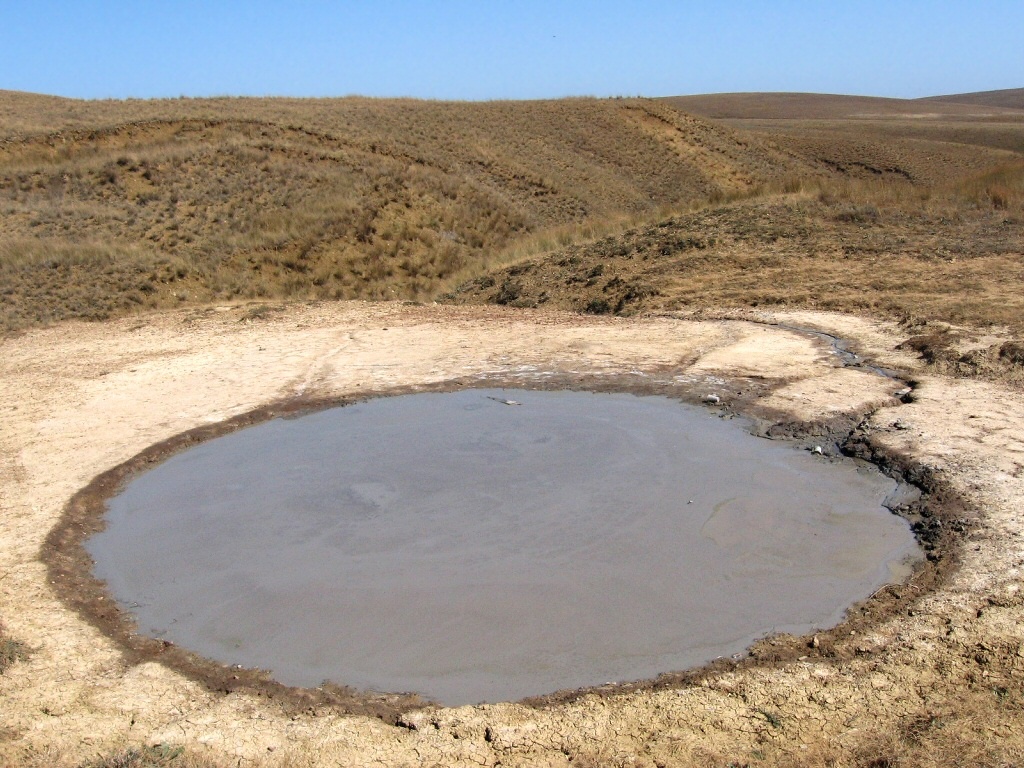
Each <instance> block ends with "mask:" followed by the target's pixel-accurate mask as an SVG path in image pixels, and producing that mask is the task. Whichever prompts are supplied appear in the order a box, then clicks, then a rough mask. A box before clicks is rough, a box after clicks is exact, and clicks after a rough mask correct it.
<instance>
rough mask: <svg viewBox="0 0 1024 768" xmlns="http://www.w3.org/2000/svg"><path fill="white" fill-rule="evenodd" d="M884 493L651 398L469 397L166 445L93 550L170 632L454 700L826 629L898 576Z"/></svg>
mask: <svg viewBox="0 0 1024 768" xmlns="http://www.w3.org/2000/svg"><path fill="white" fill-rule="evenodd" d="M503 401H514V402H515V403H516V404H515V405H510V404H506V402H503ZM895 485H896V484H895V482H894V481H893V480H891V479H888V478H886V477H884V476H883V475H882V474H881V473H879V472H877V471H874V470H867V469H865V467H864V466H863V465H861V466H858V465H855V464H854V463H853V462H849V461H844V462H833V461H829V460H828V459H825V458H822V457H818V456H813V455H811V454H810V453H809V452H807V451H800V450H796V449H795V448H794V446H793V445H792V443H786V442H772V441H767V440H759V439H755V438H753V437H751V436H750V435H749V433H748V432H746V431H745V430H744V429H743V428H742V426H741V424H740V423H739V422H729V421H725V420H722V419H720V418H717V417H716V416H715V415H714V414H712V413H711V412H709V411H708V410H707V409H702V408H693V407H691V406H685V405H683V404H681V403H679V402H678V401H674V400H671V399H668V398H665V397H636V396H634V395H628V394H603V395H597V394H592V393H585V392H565V391H563V392H544V391H521V390H497V389H495V390H480V389H468V390H462V391H458V392H451V393H444V394H442V393H431V394H417V395H406V396H400V397H391V398H380V399H375V400H370V401H367V402H362V403H358V404H354V405H349V406H347V407H344V408H333V409H329V410H325V411H320V412H316V413H310V414H305V415H302V416H300V417H299V418H291V419H275V420H272V421H268V422H264V423H262V424H260V425H258V426H256V427H252V428H249V429H244V430H239V431H236V432H232V433H230V434H227V435H224V436H221V437H218V438H216V439H214V440H210V441H209V442H205V443H203V444H201V445H199V446H197V447H194V448H191V449H190V450H188V451H185V452H183V453H178V454H177V455H173V456H171V457H170V458H169V459H167V460H166V461H164V462H163V463H162V464H160V465H159V466H157V467H156V468H154V469H151V470H149V471H148V472H144V473H142V474H140V475H138V476H136V477H135V478H134V479H133V480H132V481H131V482H130V483H129V484H128V485H127V486H126V487H125V488H124V490H123V491H122V492H121V493H120V494H119V495H117V496H115V497H114V498H112V499H111V500H110V502H109V513H108V514H107V516H106V526H107V527H106V529H105V530H104V531H102V532H101V533H98V534H96V535H95V536H93V538H91V539H90V540H89V541H88V542H87V549H88V552H89V553H90V554H91V555H92V556H93V557H94V558H95V560H96V563H97V565H96V571H95V573H96V576H97V577H99V578H100V579H103V580H105V581H106V583H107V585H108V587H109V590H110V592H111V593H112V594H113V596H114V597H115V598H117V600H118V602H119V605H120V607H121V609H122V610H124V611H127V612H128V613H130V614H131V615H132V616H134V617H135V619H136V621H137V622H138V629H139V630H140V631H141V632H142V633H144V634H146V635H149V636H152V637H155V638H157V639H158V640H159V641H160V642H161V643H162V644H163V647H167V648H173V647H174V646H183V647H185V648H188V649H190V650H191V651H194V652H196V653H198V654H201V655H203V656H206V657H209V658H211V659H214V660H216V661H218V662H221V663H223V664H225V665H241V666H243V667H246V668H261V669H265V670H269V673H270V675H271V676H272V677H273V679H274V680H276V681H278V682H280V683H283V684H285V685H288V686H301V687H307V688H308V687H313V686H317V685H319V684H320V683H321V681H323V680H331V681H334V682H336V683H340V684H344V685H347V686H352V687H354V688H357V689H362V690H375V691H395V692H398V691H410V692H416V693H418V694H420V695H421V696H423V697H425V698H428V699H432V700H435V701H440V702H442V703H445V704H461V703H471V702H477V701H483V700H486V701H498V700H508V699H518V698H523V697H527V696H538V695H541V694H546V693H550V692H552V691H555V690H559V689H575V688H580V687H584V686H596V685H601V684H604V683H606V682H608V681H631V680H640V679H643V678H652V677H654V676H655V675H658V674H659V673H665V672H670V671H674V670H683V669H686V668H690V667H694V666H697V665H700V664H704V663H706V662H708V661H711V660H713V659H715V658H717V657H721V656H729V655H732V654H737V653H740V652H742V651H744V649H746V648H747V647H748V646H750V645H751V643H752V642H754V641H755V640H756V639H758V638H760V637H763V636H765V635H768V634H772V633H776V632H786V633H793V634H803V633H806V632H810V631H812V630H815V629H818V628H825V627H830V626H832V625H835V624H837V623H838V622H840V621H841V620H842V618H843V616H844V612H845V611H846V609H847V607H848V606H849V605H850V604H851V603H853V602H855V601H857V600H862V599H864V598H867V597H868V596H869V595H871V594H872V592H874V591H875V590H876V589H877V588H878V587H880V586H881V585H882V584H886V583H890V582H892V581H899V580H901V579H902V578H904V577H905V576H906V575H907V570H908V569H907V567H906V563H907V561H908V559H909V558H910V557H911V556H912V554H911V553H912V552H914V551H915V550H916V547H915V546H914V539H913V536H912V534H911V532H910V529H909V526H908V524H907V522H906V521H905V520H903V519H901V518H899V517H897V516H895V515H892V514H891V513H890V512H889V510H887V509H885V508H883V507H882V503H883V500H885V499H886V497H887V496H888V497H890V504H891V497H892V493H893V490H894V488H895Z"/></svg>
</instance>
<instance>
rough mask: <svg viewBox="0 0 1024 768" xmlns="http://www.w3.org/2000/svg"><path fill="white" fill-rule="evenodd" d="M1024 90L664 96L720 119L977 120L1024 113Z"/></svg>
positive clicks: (687, 109) (688, 109)
mask: <svg viewBox="0 0 1024 768" xmlns="http://www.w3.org/2000/svg"><path fill="white" fill-rule="evenodd" d="M1022 93H1024V90H1020V89H1018V90H1012V91H991V92H989V93H986V94H981V93H979V94H962V95H960V96H934V97H929V98H925V99H887V98H880V97H877V96H844V95H841V94H832V93H710V94H701V95H698V96H669V97H665V98H664V99H663V100H664V101H666V102H668V103H669V104H671V105H672V106H674V107H676V108H677V109H681V110H682V111H684V112H690V113H692V114H695V115H702V116H704V117H710V118H716V119H734V120H743V119H747V120H750V119H770V120H854V119H861V120H870V119H879V118H883V119H900V118H914V119H926V120H971V119H978V118H997V119H1014V118H1022V117H1024V100H1022V96H1021V94H1022ZM979 108H980V109H979Z"/></svg>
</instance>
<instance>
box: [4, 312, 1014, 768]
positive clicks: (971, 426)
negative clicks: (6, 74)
mask: <svg viewBox="0 0 1024 768" xmlns="http://www.w3.org/2000/svg"><path fill="white" fill-rule="evenodd" d="M772 323H778V324H784V325H787V326H797V327H800V328H812V329H817V330H820V331H825V332H827V333H829V334H833V335H835V336H839V337H841V338H843V339H846V340H848V341H849V342H850V344H851V346H852V348H853V349H855V350H856V351H857V352H858V353H859V354H860V355H861V356H862V357H864V358H866V359H869V360H870V361H871V362H872V363H873V364H875V365H880V366H883V367H885V368H890V369H896V370H900V371H903V372H904V373H905V375H906V377H907V380H908V381H911V380H912V381H913V391H912V392H911V393H910V395H909V396H904V397H903V399H902V400H901V398H900V397H899V396H897V393H898V392H899V391H900V390H902V388H903V386H904V385H903V383H902V382H898V381H894V380H892V379H888V378H885V377H882V376H879V375H877V374H874V373H871V372H869V371H865V370H861V369H857V368H852V367H844V366H843V365H842V360H841V359H840V358H839V357H838V356H837V355H836V354H834V353H833V352H832V351H831V349H830V347H829V345H828V344H827V343H826V341H825V340H823V339H822V338H821V337H820V336H814V335H810V334H807V333H801V332H798V331H795V330H789V329H786V328H782V327H778V326H777V325H772ZM904 339H905V334H902V335H901V332H900V330H899V329H898V328H897V327H896V326H895V325H889V324H886V323H882V322H879V321H874V320H867V319H863V318H857V317H851V316H844V315H838V314H826V313H817V312H790V313H782V312H778V313H767V312H765V313H760V314H757V315H753V314H751V313H747V314H746V315H745V316H744V318H739V317H738V316H737V318H735V319H728V318H727V319H721V320H703V321H695V320H687V319H684V318H671V317H657V318H655V317H651V318H629V319H623V318H616V317H607V316H600V317H596V316H579V315H572V314H560V313H555V312H542V311H531V310H507V309H505V308H501V307H454V306H405V305H400V304H382V303H378V304H364V303H338V304H312V305H304V306H293V307H289V308H282V309H281V310H280V311H265V310H261V311H259V312H254V311H253V310H252V308H247V307H244V306H223V307H214V308H210V309H208V310H187V311H180V312H171V313H162V314H154V315H150V316H144V317H141V318H140V317H134V318H128V319H124V320H119V321H114V322H109V323H103V324H78V323H70V324H62V325H58V326H55V327H51V328H46V329H39V330H32V331H29V332H26V333H24V334H21V335H18V336H14V337H9V338H7V339H5V340H4V341H2V342H0V382H2V386H0V413H2V420H0V424H2V429H0V493H2V497H0V514H2V517H0V621H2V623H3V626H4V630H5V633H6V635H7V636H8V637H9V638H11V639H12V640H14V641H17V642H19V643H22V644H23V645H24V646H25V647H26V648H27V649H28V653H27V655H26V657H25V658H23V659H21V660H19V661H16V662H15V663H14V664H13V665H12V666H10V667H9V668H8V669H7V670H6V671H4V672H3V673H2V674H0V765H7V764H10V765H30V766H35V765H39V766H42V765H81V764H83V763H87V762H89V761H90V760H96V759H97V758H99V757H101V756H103V755H109V754H112V753H116V752H118V751H120V750H124V749H126V748H128V747H131V746H140V745H148V744H173V745H181V746H183V747H184V748H185V749H186V750H187V751H188V752H189V753H190V754H193V755H196V756H199V757H200V758H206V757H208V758H209V760H210V762H211V764H213V765H246V766H248V765H268V766H277V765H282V766H304V765H345V766H362V765H387V766H399V765H483V766H497V765H502V766H527V765H529V766H567V765H577V766H579V765H623V766H625V765H630V766H671V765H722V766H724V765H727V764H732V765H770V764H778V765H799V764H805V765H814V764H834V765H873V766H879V767H881V766H894V765H917V764H922V765H923V764H944V765H954V764H961V765H981V764H987V765H1012V764H1020V762H1021V761H1022V760H1024V738H1022V727H1024V715H1022V714H1021V702H1022V693H1021V690H1022V686H1021V681H1022V677H1024V621H1022V619H1024V599H1022V596H1021V593H1020V583H1021V568H1022V567H1024V520H1022V519H1021V515H1020V512H1021V510H1022V499H1024V395H1022V393H1021V392H1020V391H1019V390H1015V389H1011V388H1006V387H1003V386H1001V385H998V384H993V383H986V382H979V381H976V380H968V379H951V378H944V377H937V376H932V375H925V373H924V372H923V369H921V367H920V363H919V362H918V361H917V359H916V357H915V356H914V354H913V353H909V352H904V351H899V350H897V349H896V347H897V345H899V343H900V342H901V341H903V340H904ZM550 378H558V379H560V380H564V381H578V382H580V386H584V385H595V383H597V384H599V383H600V382H601V381H607V382H609V383H610V384H611V385H615V384H616V382H620V381H625V380H629V381H632V382H634V384H636V382H643V381H647V382H649V383H650V385H651V387H652V388H657V387H671V386H677V387H679V388H680V392H684V393H685V394H687V395H688V396H690V397H691V398H698V397H700V396H702V393H703V394H712V393H715V394H718V395H719V396H720V397H721V398H722V399H723V405H724V404H728V403H729V402H730V401H731V400H732V399H735V401H736V403H737V405H738V406H739V405H741V406H742V410H744V411H745V412H748V413H752V414H755V415H760V416H761V417H764V418H768V419H770V422H777V423H779V424H781V425H783V427H782V429H783V431H785V425H786V424H791V423H795V422H802V423H818V424H822V425H825V426H823V428H822V429H823V431H821V432H820V434H821V435H824V436H826V437H828V436H829V435H830V434H831V433H829V432H828V431H827V429H826V428H825V427H827V426H828V425H829V424H840V423H843V422H844V420H845V421H846V422H848V423H849V424H851V425H856V424H857V423H860V426H859V428H858V429H857V430H856V435H857V440H858V441H859V444H860V445H861V446H862V448H863V449H862V450H861V451H860V452H861V453H866V452H867V453H874V454H877V455H881V456H888V457H893V456H903V457H905V460H906V462H907V464H908V466H911V467H912V468H913V470H912V474H914V475H915V476H918V477H928V478H931V479H932V480H933V481H934V482H935V483H937V485H936V487H941V492H940V495H942V494H944V495H945V497H946V498H947V500H955V501H956V503H958V504H959V503H960V501H961V499H962V500H963V502H966V506H964V507H963V513H962V514H963V517H964V519H963V520H958V521H955V527H958V528H959V529H960V530H962V531H964V533H963V536H962V537H961V538H960V539H959V542H960V543H959V544H958V545H957V551H956V552H950V551H943V550H938V551H937V552H938V554H939V555H940V556H941V558H944V562H945V563H946V564H947V565H948V564H949V563H951V562H953V561H955V562H956V563H957V567H956V568H955V569H953V570H950V571H948V573H947V574H946V575H945V576H944V577H943V580H942V581H941V583H940V585H939V586H938V587H937V588H935V589H925V588H924V587H923V586H917V585H915V583H913V582H912V583H911V585H910V586H905V587H901V588H894V589H893V590H891V591H893V592H899V593H901V594H902V597H901V601H902V602H892V601H890V602H888V603H886V605H887V606H888V608H887V609H886V610H885V611H882V612H881V613H880V614H879V615H880V616H881V618H878V619H877V620H872V621H865V620H863V616H865V615H866V616H868V617H869V618H870V616H871V615H872V614H871V606H870V605H867V607H864V608H859V609H857V612H856V613H857V616H861V617H862V619H861V620H858V619H857V616H851V621H850V622H849V623H848V624H847V625H844V626H843V627H841V628H840V629H839V630H837V631H835V632H832V633H822V635H821V637H820V638H817V637H814V638H804V639H792V638H790V639H785V638H783V639H781V640H779V642H778V643H777V646H778V652H777V653H775V654H774V655H773V652H772V648H773V647H774V646H773V644H772V643H770V642H769V643H765V644H764V645H763V647H762V648H760V649H759V650H757V652H755V654H754V657H755V658H752V659H748V660H746V661H744V662H742V663H739V664H733V663H731V662H729V661H726V662H723V663H722V664H720V665H718V666H717V667H716V668H715V669H714V670H712V671H710V672H708V673H707V674H704V675H700V676H696V677H693V678H688V679H687V680H685V681H672V680H668V679H666V681H663V684H660V685H647V686H640V687H638V688H631V687H629V686H625V687H622V688H618V689H615V688H613V689H609V690H607V691H591V692H588V693H584V694H582V695H575V696H564V697H560V698H559V697H554V698H551V699H549V700H546V701H544V702H539V703H533V704H530V703H518V704H494V705H481V706H469V707H459V708H453V709H439V708H426V709H421V710H415V711H409V712H405V713H402V714H401V715H400V717H399V718H398V720H399V724H398V725H397V726H396V725H391V724H388V723H386V722H384V721H382V720H381V719H379V718H375V717H371V716H367V715H357V714H345V713H343V712H341V711H340V709H339V708H338V707H336V706H331V705H327V704H323V705H320V704H316V703H313V704H310V705H309V706H307V707H305V708H300V707H297V706H296V704H295V700H294V699H291V698H289V697H288V696H279V695H268V693H267V692H266V691H261V690H258V689H256V688H252V689H249V688H244V687H243V688H239V689H236V690H233V691H230V692H224V691H223V690H218V689H216V687H214V688H211V687H210V686H207V685H204V684H202V683H200V682H199V681H197V680H195V679H193V678H190V677H188V676H186V675H184V674H182V673H181V672H179V671H175V670H174V669H172V668H170V667H169V666H167V665H165V664H162V663H159V662H157V661H153V660H149V661H139V660H137V659H135V658H134V657H132V656H130V655H126V654H125V653H123V651H122V647H121V645H119V643H118V642H117V641H115V639H113V638H112V637H111V636H110V635H108V634H106V633H104V632H103V631H101V630H100V629H99V628H98V627H97V626H96V625H94V624H93V623H90V622H89V621H86V620H85V619H84V618H83V617H82V616H81V615H79V614H78V613H76V612H75V611H73V610H71V609H70V608H69V607H68V606H67V603H66V601H65V599H63V598H62V596H61V595H60V594H58V589H57V586H56V585H54V584H53V583H52V581H51V573H50V572H49V571H48V569H47V564H46V563H45V562H44V561H43V559H42V558H41V551H42V548H43V546H44V543H45V541H46V539H47V536H48V534H49V533H50V532H51V530H53V529H54V527H55V526H56V525H57V524H58V522H59V521H60V520H61V516H62V513H63V512H64V510H65V508H66V506H67V505H68V502H69V499H71V497H72V496H73V495H74V494H75V493H76V492H78V491H79V490H80V489H82V488H83V487H85V486H86V485H87V484H89V483H90V481H92V480H93V478H94V477H96V476H97V475H99V474H100V473H103V472H104V471H106V470H108V469H110V468H111V467H114V466H116V465H119V464H121V463H123V462H125V461H127V460H129V459H130V458H131V457H133V456H135V455H136V454H138V453H140V452H141V451H143V450H145V449H147V448H148V447H149V446H152V445H153V444H155V443H158V442H160V441H163V440H166V439H168V438H171V437H173V436H175V435H178V434H180V433H182V432H184V431H186V430H190V429H194V428H197V427H202V426H205V425H213V424H217V423H220V422H224V421H226V420H228V419H231V418H232V417H237V416H238V415H239V414H243V413H246V412H249V411H252V410H253V409H257V408H260V407H262V406H266V405H267V404H269V403H274V402H279V401H287V400H290V399H294V398H297V397H304V398H327V399H329V398H337V397H342V396H352V395H359V394H361V393H363V392H370V391H372V392H381V391H388V390H392V389H407V388H416V387H423V388H435V387H437V386H439V385H441V384H443V383H444V382H449V381H454V380H458V381H461V382H467V381H468V382H473V381H479V382H480V383H481V384H485V383H488V382H494V381H498V382H516V383H517V384H518V385H520V386H531V385H539V384H540V383H542V382H543V381H545V380H546V379H550ZM903 400H909V402H903ZM862 418H863V421H862ZM861 421H862V423H861ZM770 422H766V423H770ZM812 432H813V430H812ZM808 434H809V435H810V436H811V437H813V435H812V434H811V433H808ZM950 503H952V502H950ZM936 520H939V518H936ZM942 522H943V523H944V524H945V525H947V526H949V525H950V521H949V520H945V519H943V520H942ZM932 527H933V528H935V527H936V526H935V525H933V526H932ZM925 583H926V581H921V582H920V584H925ZM870 602H871V601H869V603H870ZM794 648H803V649H804V650H805V652H799V651H794V650H793V649H794Z"/></svg>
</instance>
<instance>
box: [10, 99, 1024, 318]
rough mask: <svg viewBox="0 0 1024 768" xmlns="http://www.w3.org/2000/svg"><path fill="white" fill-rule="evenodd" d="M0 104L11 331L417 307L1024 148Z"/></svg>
mask: <svg viewBox="0 0 1024 768" xmlns="http://www.w3.org/2000/svg"><path fill="white" fill-rule="evenodd" d="M0 115H2V116H3V122H0V136H2V137H4V138H0V292H2V295H3V298H4V301H3V304H2V310H0V324H2V325H3V327H6V328H8V329H13V328H20V327H26V326H30V325H33V324H38V323H46V322H52V321H54V320H59V319H62V318H74V317H78V318H92V319H102V318H106V317H111V316H116V315H119V314H125V313H132V312H137V311H139V310H142V309H153V308H166V307H173V306H180V305H189V304H196V303H202V302H206V301H211V300H221V301H223V300H266V299H311V298H321V299H323V298H327V299H334V298H358V297H363V298H374V299H392V298H394V299H405V300H419V301H422V300H428V299H430V298H432V297H434V296H436V295H438V294H439V293H442V292H444V291H447V290H449V289H451V288H452V287H453V286H455V285H458V284H460V283H462V282H464V281H465V280H467V279H470V278H472V277H474V276H476V275H479V274H481V273H483V272H485V271H487V270H488V269H489V268H491V267H493V266H496V265H500V264H501V263H505V262H508V261H511V260H515V259H517V258H519V257H520V256H521V255H522V254H523V253H528V252H531V251H536V250H544V249H548V248H550V247H552V246H558V245H564V244H567V243H569V242H573V241H576V240H580V239H586V238H589V237H592V236H594V235H596V234H608V233H612V232H615V231H617V230H621V229H625V228H628V226H630V225H632V224H637V223H641V222H649V221H653V220H655V219H657V218H658V217H659V216H662V215H663V214H664V213H665V212H668V211H677V210H683V211H685V210H690V209H693V208H694V207H700V206H701V205H706V204H709V203H716V202H720V201H723V200H729V199H735V198H740V197H751V196H755V197H756V196H758V195H763V194H765V193H771V192H772V191H773V190H780V189H784V188H792V187H793V186H794V185H797V186H799V185H800V184H802V183H803V182H804V181H807V182H809V183H810V182H814V183H816V182H817V181H823V180H827V179H833V180H835V181H837V182H843V180H849V179H876V180H882V181H895V182H900V183H903V182H908V183H910V184H911V185H914V186H915V187H919V188H921V193H922V194H926V193H927V194H930V193H931V191H935V192H942V191H943V190H944V189H946V188H948V187H949V186H950V185H955V184H956V183H959V182H961V181H963V180H964V179H969V178H972V177H978V176H979V175H981V174H984V172H986V171H987V170H988V169H991V168H995V167H998V166H1000V165H1002V164H1006V163H1007V162H1011V161H1012V160H1013V158H1014V157H1016V156H1017V155H1016V154H1011V152H1012V151H1013V150H1015V149H1018V148H1019V149H1020V150H1021V151H1024V122H1012V121H1011V122H999V123H993V124H980V123H977V122H965V123H957V124H955V126H954V125H953V124H951V123H950V124H947V123H929V125H930V126H931V128H932V129H934V130H935V131H938V133H934V131H933V132H932V133H928V134H926V135H925V134H920V133H914V132H913V130H912V129H911V128H910V127H908V126H916V125H918V124H916V123H914V121H906V120H904V121H899V120H896V121H888V122H884V124H879V123H877V122H869V123H860V122H857V121H831V122H828V123H825V124H822V123H819V122H812V123H805V122H801V121H783V122H784V125H781V126H780V125H778V124H777V123H773V126H772V127H768V128H765V127H764V126H762V125H746V126H734V127H725V126H723V125H720V124H717V123H715V122H711V121H707V120H703V119H700V118H695V117H692V116H690V115H687V114H684V113H681V112H679V111H678V110H677V109H675V108H673V107H672V106H671V104H670V103H669V102H667V101H665V100H645V99H605V100H596V99H569V100H562V101H541V102H489V103H450V104H445V103H440V102H423V101H413V100H374V99H363V98H349V99H314V100H301V99H172V100H156V101H132V100H129V101H99V102H85V101H78V100H73V99H59V98H54V97H46V96H36V95H32V94H21V93H13V92H3V93H0ZM753 122H754V123H756V122H757V121H753ZM737 128H738V129H737ZM954 130H955V132H954V133H951V131H954ZM903 133H906V135H902V134H903ZM894 134H896V135H894ZM1011 186H1012V185H1011ZM997 192H998V190H997Z"/></svg>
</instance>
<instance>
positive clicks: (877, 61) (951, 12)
mask: <svg viewBox="0 0 1024 768" xmlns="http://www.w3.org/2000/svg"><path fill="white" fill-rule="evenodd" d="M1019 87H1024V0H987V1H986V0H982V2H965V1H961V0H949V1H948V2H937V1H935V2H915V1H911V2H901V0H887V1H882V0H866V1H865V2H858V3H852V2H845V3H840V2H829V1H828V0H821V2H798V1H796V0H793V1H791V2H786V1H784V0H779V1H778V2H771V0H766V2H747V1H746V0H733V1H732V2H714V1H713V0H705V1H704V2H689V1H687V2H668V1H667V0H634V1H633V2H627V1H625V0H623V1H622V2H610V1H608V0H593V2H582V0H547V1H546V2H545V1H544V0H520V1H518V2H517V0H504V1H502V2H486V1H485V0H477V1H476V2H471V1H469V0H436V1H435V2H426V1H424V2H413V1H412V0H378V1H377V2H371V1H369V0H367V1H366V2H341V1H339V2H326V1H323V0H293V2H278V1H277V0H248V1H247V2H241V1H240V0H220V1H218V0H207V1H206V2H200V1H198V0H179V1H177V2H175V1H172V0H161V1H159V2H158V1H156V0H152V1H150V0H136V1H135V2H127V1H123V0H110V2H98V1H96V0H63V1H61V2H57V1H55V0H0V89H11V90H21V91H34V92H37V93H49V94H55V95H60V96H73V97H81V98H107V97H114V98H125V97H161V96H181V95H184V96H214V95H251V96H265V95H286V96H343V95H348V94H364V95H369V96H416V97H421V98H437V99H499V98H512V99H523V98H547V97H559V96H573V95H593V96H613V95H625V96H632V95H644V96H667V95H677V94H688V93H713V92H723V91H813V92H823V93H850V94H867V95H876V96H898V97H916V96H929V95H936V94H942V93H959V92H966V91H978V90H994V89H999V88H1019Z"/></svg>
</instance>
